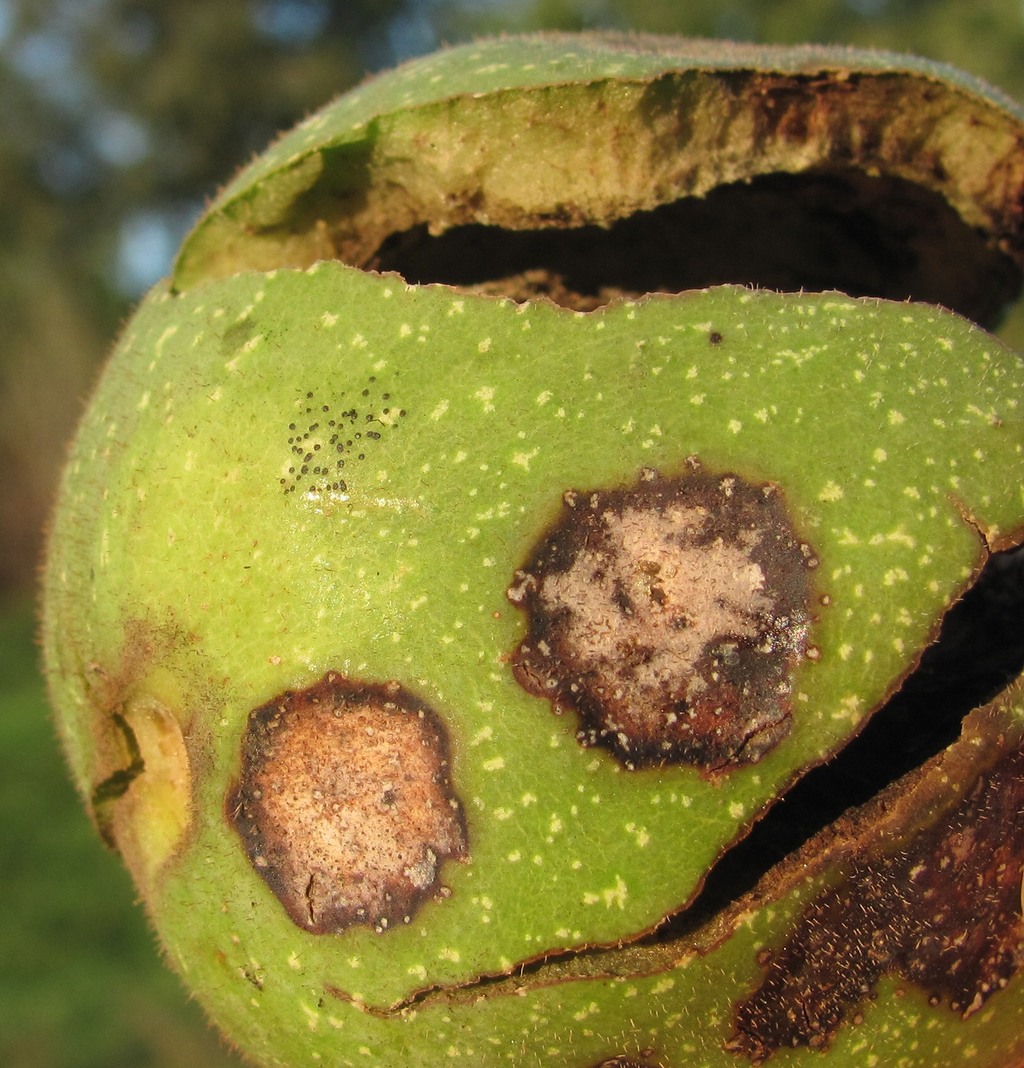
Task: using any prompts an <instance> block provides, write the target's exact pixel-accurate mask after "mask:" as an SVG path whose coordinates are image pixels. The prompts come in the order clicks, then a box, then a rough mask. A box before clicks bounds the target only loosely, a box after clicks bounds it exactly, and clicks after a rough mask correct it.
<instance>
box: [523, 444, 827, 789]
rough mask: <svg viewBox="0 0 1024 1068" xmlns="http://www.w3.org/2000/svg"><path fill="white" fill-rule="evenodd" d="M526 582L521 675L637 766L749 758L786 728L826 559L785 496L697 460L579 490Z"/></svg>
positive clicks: (587, 740)
mask: <svg viewBox="0 0 1024 1068" xmlns="http://www.w3.org/2000/svg"><path fill="white" fill-rule="evenodd" d="M564 505H565V507H564V510H563V514H562V517H561V519H560V520H559V521H558V523H557V524H556V525H555V526H554V528H553V529H552V530H551V531H550V532H549V533H548V534H547V535H546V536H545V537H544V538H542V539H541V541H540V543H539V544H538V546H537V548H536V549H535V550H534V552H533V554H532V555H531V557H530V559H529V560H528V561H527V563H526V564H525V565H524V566H523V568H522V569H520V570H519V571H517V572H516V576H515V581H514V583H513V585H512V586H511V587H510V588H509V590H508V597H509V600H510V601H511V602H512V603H513V604H514V605H516V606H517V607H519V608H522V609H523V610H524V612H525V613H526V615H527V619H528V623H529V633H528V634H527V636H526V638H524V639H523V641H522V642H521V643H520V645H519V646H518V648H517V649H516V650H515V652H514V654H513V656H512V669H513V672H514V674H515V678H516V679H517V681H518V682H519V684H520V685H521V686H522V687H523V688H524V689H526V690H527V691H528V692H529V693H531V694H533V695H535V696H538V697H543V698H546V699H548V700H549V701H551V703H552V704H553V706H554V707H555V709H556V711H563V710H569V709H571V710H574V711H575V712H577V713H578V714H579V716H580V721H581V726H580V729H579V731H578V732H577V739H578V740H579V742H580V743H581V744H583V745H587V746H593V745H600V746H605V747H607V748H609V749H610V750H611V751H612V752H613V753H614V754H615V755H616V756H617V757H618V758H619V760H620V761H622V763H623V764H624V765H625V766H626V767H628V768H631V769H635V768H641V767H651V766H660V765H663V764H668V763H687V764H693V765H696V766H697V767H699V768H701V769H702V770H704V771H706V772H716V771H722V770H725V769H728V768H729V767H733V766H737V765H741V764H748V763H753V762H755V761H757V760H759V759H760V758H761V757H762V756H763V755H764V754H765V753H766V752H768V751H769V750H770V749H771V748H773V747H774V746H775V745H776V744H778V742H779V741H780V740H781V739H782V738H783V737H785V735H786V734H787V733H788V731H789V727H790V715H791V708H790V696H791V688H792V687H791V676H792V673H793V671H794V669H795V667H796V665H797V664H798V663H799V662H800V661H801V660H802V659H803V658H804V657H805V656H806V655H808V653H809V652H810V649H809V646H808V640H807V639H808V631H809V627H810V623H811V614H810V610H809V604H810V599H811V579H810V575H811V572H812V570H813V568H814V566H815V564H816V559H815V557H814V554H813V552H812V551H811V550H810V549H809V547H808V546H807V545H806V544H804V543H803V542H801V541H800V539H799V538H798V537H797V535H796V533H795V532H794V529H793V526H792V524H791V522H790V519H789V516H788V514H787V510H786V505H785V502H784V500H783V497H782V494H781V492H780V491H779V490H778V488H777V487H775V486H773V485H770V484H764V485H758V484H754V483H751V482H748V481H746V480H744V479H743V478H741V477H739V476H738V475H734V474H725V475H719V474H713V473H710V472H707V471H704V470H703V469H702V468H701V467H700V466H699V464H697V463H696V462H695V461H692V462H691V463H690V464H689V465H688V468H687V470H686V471H685V472H684V473H683V474H682V475H680V476H678V477H675V478H662V477H661V476H659V475H658V474H657V473H656V472H653V471H645V472H643V473H642V475H641V477H640V479H639V481H638V482H637V483H636V484H635V485H633V486H630V487H627V488H623V489H610V490H595V491H573V492H570V493H567V494H566V495H565V497H564Z"/></svg>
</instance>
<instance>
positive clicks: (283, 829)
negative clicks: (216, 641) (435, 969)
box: [227, 672, 468, 934]
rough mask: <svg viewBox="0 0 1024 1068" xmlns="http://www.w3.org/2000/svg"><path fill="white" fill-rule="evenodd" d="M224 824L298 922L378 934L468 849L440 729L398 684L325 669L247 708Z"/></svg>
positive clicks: (403, 918)
mask: <svg viewBox="0 0 1024 1068" xmlns="http://www.w3.org/2000/svg"><path fill="white" fill-rule="evenodd" d="M227 814H228V819H229V821H230V822H231V823H232V825H233V826H234V827H235V829H236V830H237V832H238V833H239V835H240V836H241V838H242V841H243V843H244V846H245V851H246V854H247V856H248V858H249V862H250V863H251V864H252V866H253V868H254V869H255V871H256V872H258V874H259V875H260V876H261V877H262V878H263V879H264V881H265V882H266V883H267V885H268V886H269V887H270V888H271V890H273V892H274V894H275V895H276V896H277V897H278V899H279V900H280V901H281V904H282V905H283V906H284V908H285V910H286V911H287V913H288V915H289V916H290V917H291V919H292V920H293V922H294V923H296V924H297V925H298V926H300V927H302V928H303V929H305V930H308V931H311V932H313V933H315V934H325V933H331V932H338V931H341V930H344V929H345V928H347V927H350V926H353V925H359V924H362V925H368V926H372V927H374V928H375V929H376V930H378V931H383V930H385V929H387V928H388V927H391V926H394V925H395V924H400V923H407V922H408V921H409V919H410V917H411V916H412V915H413V913H415V911H416V910H417V909H418V908H419V907H420V906H421V905H422V904H423V903H424V902H426V901H428V900H430V899H431V898H435V897H438V896H443V895H444V894H445V892H446V891H445V889H444V888H443V887H442V886H441V884H440V881H439V879H440V869H441V865H442V864H443V862H444V861H445V860H449V859H463V858H465V857H466V855H467V852H468V842H467V832H466V821H465V816H464V813H463V809H462V805H461V803H460V802H459V799H458V797H457V796H456V794H455V791H454V788H453V786H452V783H451V777H450V764H449V748H448V741H447V737H446V734H445V730H444V726H443V724H442V722H441V720H440V718H439V717H438V715H437V713H436V712H434V711H433V710H432V709H431V708H430V707H429V706H427V705H426V704H424V703H423V702H421V701H419V700H418V699H417V698H415V697H414V696H413V695H412V694H410V693H409V692H408V691H406V690H405V689H403V687H401V686H400V685H399V684H398V683H396V682H389V683H384V684H375V683H367V682H362V681H359V680H354V679H348V678H345V677H344V676H342V675H339V674H337V673H336V672H329V673H328V674H327V675H325V676H324V677H323V679H321V680H320V681H319V682H318V683H316V684H314V685H313V686H310V687H309V688H307V689H304V690H296V691H287V692H285V693H283V694H281V695H280V696H278V697H276V698H275V699H274V700H272V701H270V702H268V703H267V704H265V705H262V706H260V707H259V708H256V709H254V710H253V711H252V712H251V713H250V715H249V721H248V725H247V728H246V732H245V736H244V738H243V742H242V767H241V774H240V778H239V781H238V782H237V783H236V785H235V786H234V787H233V788H232V790H231V791H230V793H229V796H228V799H227Z"/></svg>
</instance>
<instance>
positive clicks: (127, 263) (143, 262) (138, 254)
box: [116, 204, 202, 298]
mask: <svg viewBox="0 0 1024 1068" xmlns="http://www.w3.org/2000/svg"><path fill="white" fill-rule="evenodd" d="M201 210H202V205H201V204H187V205H181V206H179V207H177V208H174V209H169V210H160V211H155V210H151V209H146V210H142V211H137V212H133V213H132V214H131V215H128V216H127V217H126V218H125V219H124V221H123V222H122V223H121V229H120V232H119V234H118V242H117V269H116V279H117V285H118V288H119V289H120V290H121V292H122V293H124V294H125V296H127V297H131V298H136V297H138V296H140V295H141V294H142V293H144V292H145V291H146V290H147V289H149V288H150V286H152V285H154V284H155V283H156V282H158V281H160V279H161V278H165V277H166V276H167V275H168V274H169V273H170V270H171V264H172V262H173V260H174V254H175V252H176V251H177V249H178V246H179V245H180V244H181V242H182V239H183V238H184V237H185V235H186V234H187V233H188V231H189V229H191V227H192V225H193V224H194V223H195V221H196V219H197V218H198V216H199V214H200V211H201Z"/></svg>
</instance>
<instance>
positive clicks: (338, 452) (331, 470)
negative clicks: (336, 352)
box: [278, 376, 406, 499]
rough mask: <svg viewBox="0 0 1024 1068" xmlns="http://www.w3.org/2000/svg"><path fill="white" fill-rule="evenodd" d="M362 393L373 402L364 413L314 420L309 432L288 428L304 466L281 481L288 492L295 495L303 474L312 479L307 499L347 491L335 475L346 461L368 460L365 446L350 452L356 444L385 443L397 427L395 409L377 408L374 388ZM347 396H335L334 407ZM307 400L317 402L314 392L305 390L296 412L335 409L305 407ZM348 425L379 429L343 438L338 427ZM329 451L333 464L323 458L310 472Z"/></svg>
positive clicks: (289, 471)
mask: <svg viewBox="0 0 1024 1068" xmlns="http://www.w3.org/2000/svg"><path fill="white" fill-rule="evenodd" d="M367 381H368V382H371V383H372V382H374V381H375V378H374V377H373V376H371V377H369V378H368V379H367ZM361 394H362V396H364V397H366V398H368V399H369V401H370V403H369V405H368V406H367V409H365V410H363V411H359V410H357V409H356V408H354V407H350V408H348V409H346V410H345V411H343V412H340V413H339V415H338V417H337V418H333V419H330V420H326V421H324V422H319V421H317V420H315V419H314V420H312V421H310V422H309V424H308V427H307V429H306V430H305V431H303V432H301V433H298V432H297V426H296V424H295V423H294V422H291V423H289V424H288V429H289V430H290V431H292V433H291V435H290V436H289V437H288V438H287V442H286V443H287V445H288V446H289V447H290V451H291V453H292V454H293V455H295V456H296V457H297V458H298V460H299V461H300V463H301V465H302V466H301V467H300V468H299V470H298V472H296V468H295V467H289V468H287V477H285V478H281V479H279V480H278V482H279V485H281V486H282V487H283V491H284V492H285V493H293V492H294V491H295V489H296V483H298V482H300V481H301V480H302V476H303V475H307V476H312V477H311V480H310V482H309V484H308V485H307V486H306V487H305V488H304V489H305V495H306V497H307V499H315V498H316V497H317V496H319V495H322V494H325V493H337V492H347V491H348V488H347V483H345V482H344V481H339V480H338V479H337V478H335V477H332V476H335V475H336V474H337V473H338V472H339V471H341V469H342V468H343V467H344V466H345V464H346V462H347V461H360V460H365V459H366V457H367V455H368V454H367V452H366V451H365V449H366V445H363V449H364V451H362V452H359V453H353V452H352V451H351V450H352V448H353V446H354V445H355V443H356V442H360V443H361V444H362V443H363V442H364V441H365V442H366V443H367V444H369V443H375V442H379V441H383V440H384V438H385V437H386V434H387V431H388V430H390V429H392V428H393V426H394V425H395V422H394V420H395V414H394V409H392V408H391V407H388V406H384V405H383V404H382V405H381V406H380V407H378V406H377V405H376V404H375V403H374V401H373V395H374V390H373V389H372V388H370V387H364V388H363V389H362V390H361ZM344 396H345V394H344V391H342V392H339V393H336V394H335V398H336V399H335V401H334V402H333V406H334V407H335V408H338V407H339V402H338V398H342V397H344ZM386 397H387V398H390V397H391V394H390V393H387V394H381V395H380V398H379V400H380V402H383V400H384V399H385V398H386ZM306 401H313V402H315V401H316V391H315V390H305V391H304V393H303V396H302V399H301V400H298V401H296V409H297V410H302V409H303V408H304V409H305V411H306V413H307V414H312V413H313V412H314V411H319V412H322V413H326V412H330V411H331V409H332V404H331V403H324V402H320V403H319V404H318V406H316V407H314V404H306ZM397 414H398V415H400V416H404V415H405V414H406V413H405V410H404V409H403V410H401V411H400V412H398V413H397ZM346 422H347V423H348V425H349V426H353V425H356V424H362V423H375V424H377V429H374V430H372V431H369V430H367V431H365V432H363V431H353V432H352V436H351V437H349V438H347V439H342V436H341V433H340V430H339V428H341V427H343V426H344V425H345V424H346ZM328 448H330V449H331V450H332V452H333V454H334V459H333V463H326V462H325V461H324V459H323V458H322V456H321V457H319V462H318V465H317V466H315V467H313V468H312V470H310V468H309V466H308V465H309V464H310V463H311V462H312V461H313V459H314V458H316V457H317V454H320V453H323V452H324V451H326V450H327V449H328Z"/></svg>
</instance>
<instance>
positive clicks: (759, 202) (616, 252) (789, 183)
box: [367, 169, 1020, 326]
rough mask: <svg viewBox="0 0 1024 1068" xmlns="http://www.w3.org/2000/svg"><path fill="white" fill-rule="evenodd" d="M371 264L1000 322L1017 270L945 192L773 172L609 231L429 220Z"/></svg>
mask: <svg viewBox="0 0 1024 1068" xmlns="http://www.w3.org/2000/svg"><path fill="white" fill-rule="evenodd" d="M367 266H369V267H371V268H373V269H376V270H381V271H395V272H397V273H398V274H400V275H402V277H403V278H405V279H406V280H407V281H409V282H413V283H417V284H423V283H428V282H442V283H446V284H448V285H455V286H458V287H460V288H465V289H467V290H471V291H474V292H479V293H491V294H495V295H500V296H510V297H512V298H513V299H515V300H526V299H530V298H534V297H546V298H548V299H549V300H553V301H554V302H555V303H557V304H561V305H563V306H565V307H570V308H574V309H577V310H583V311H589V310H592V309H594V308H597V307H600V306H602V305H604V304H607V303H609V302H610V301H612V300H615V299H617V298H637V297H640V296H642V295H644V294H645V293H675V292H680V291H682V290H685V289H700V288H702V287H705V286H712V285H719V284H722V283H740V284H744V285H752V286H756V287H761V288H765V289H775V290H781V291H784V292H785V291H788V292H795V291H798V290H803V291H806V292H824V291H828V290H838V291H840V292H843V293H847V294H849V295H850V296H873V297H883V298H885V299H887V300H917V301H924V302H927V303H930V304H938V305H941V306H943V307H947V308H950V309H952V310H953V311H957V312H959V313H960V314H962V315H964V316H966V317H967V318H969V319H973V320H975V321H976V322H978V323H981V324H983V325H986V326H992V325H994V324H996V323H997V322H998V321H999V319H1000V317H1001V316H1002V313H1003V311H1004V309H1005V308H1006V306H1007V305H1008V304H1009V303H1011V302H1012V301H1013V300H1014V299H1015V297H1016V296H1017V293H1018V290H1019V285H1020V278H1019V271H1018V269H1017V267H1016V265H1015V264H1014V262H1013V261H1012V260H1011V259H1010V258H1009V257H1008V256H1006V255H1005V254H1004V253H1002V252H1001V251H999V250H996V249H992V248H991V247H989V245H988V243H987V242H986V240H985V237H984V235H983V234H982V233H981V232H980V231H978V230H976V229H974V228H973V227H970V226H967V225H965V224H964V222H963V220H962V219H960V218H959V216H958V215H957V214H956V212H955V211H954V210H953V209H952V208H951V207H950V205H949V204H948V203H946V202H945V201H944V200H943V199H942V197H941V196H939V195H938V194H937V193H934V192H932V191H931V190H928V189H923V188H921V187H920V186H917V185H915V184H913V183H912V182H909V181H906V180H905V179H902V178H897V177H870V176H868V175H865V174H863V173H860V172H858V171H856V170H839V169H821V170H813V171H809V172H807V173H803V174H799V175H794V174H769V175H763V176H760V177H757V178H754V179H751V180H750V181H748V182H737V183H732V184H728V185H724V186H720V187H719V188H717V189H714V190H712V191H711V192H710V193H708V194H707V196H705V197H700V198H698V197H687V198H684V199H681V200H677V201H674V202H673V203H671V204H665V205H663V206H661V207H658V208H654V209H652V210H650V211H642V212H637V213H636V214H634V215H631V216H629V217H627V218H624V219H620V220H617V221H615V222H614V223H612V224H611V225H609V226H607V227H602V226H597V225H589V226H579V227H573V228H568V229H558V230H553V229H539V230H508V229H503V228H502V227H499V226H487V225H482V224H467V225H464V226H458V227H455V228H453V229H451V230H448V231H446V232H445V233H443V234H440V235H437V236H433V235H432V234H431V232H430V227H429V226H428V225H427V224H420V225H419V226H416V227H414V228H412V229H410V230H406V231H403V232H402V233H397V234H394V235H392V236H391V237H389V238H388V239H387V240H386V241H385V242H384V243H383V244H382V245H381V247H380V248H379V249H378V251H377V253H376V254H375V255H374V256H373V257H372V258H371V259H370V260H369V263H368V264H367Z"/></svg>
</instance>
